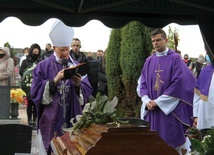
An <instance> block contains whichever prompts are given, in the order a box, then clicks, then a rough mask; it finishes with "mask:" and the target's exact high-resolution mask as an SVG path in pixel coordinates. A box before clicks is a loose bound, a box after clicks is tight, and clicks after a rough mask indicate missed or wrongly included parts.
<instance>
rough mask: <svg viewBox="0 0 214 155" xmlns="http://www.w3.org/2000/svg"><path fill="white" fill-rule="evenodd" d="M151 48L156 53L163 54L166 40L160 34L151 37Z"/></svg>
mask: <svg viewBox="0 0 214 155" xmlns="http://www.w3.org/2000/svg"><path fill="white" fill-rule="evenodd" d="M151 39H152V45H153V48H154V49H155V50H156V51H158V52H163V51H165V50H166V47H167V41H168V40H167V39H163V37H162V36H161V34H157V35H155V36H152V37H151Z"/></svg>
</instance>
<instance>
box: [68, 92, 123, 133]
mask: <svg viewBox="0 0 214 155" xmlns="http://www.w3.org/2000/svg"><path fill="white" fill-rule="evenodd" d="M117 103H118V98H117V97H114V98H113V100H111V101H109V99H108V97H107V96H101V94H100V92H99V93H98V94H97V96H96V99H95V101H93V102H91V103H87V104H86V105H85V107H84V109H83V115H77V117H76V119H77V122H75V123H74V119H72V120H71V123H72V124H73V127H72V128H71V131H77V132H78V131H79V130H80V129H82V128H87V127H89V126H91V124H106V123H113V122H114V123H127V122H125V121H120V120H119V118H120V117H122V116H123V112H122V111H119V110H117V109H116V108H115V107H116V105H117Z"/></svg>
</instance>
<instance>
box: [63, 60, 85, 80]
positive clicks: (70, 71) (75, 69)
mask: <svg viewBox="0 0 214 155" xmlns="http://www.w3.org/2000/svg"><path fill="white" fill-rule="evenodd" d="M77 73H79V74H80V75H81V76H84V75H86V74H87V65H86V64H85V63H79V64H77V65H76V66H72V67H69V68H66V69H65V70H64V78H65V79H70V78H71V77H72V76H73V75H75V74H77Z"/></svg>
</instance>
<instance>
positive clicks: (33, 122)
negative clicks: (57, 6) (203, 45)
mask: <svg viewBox="0 0 214 155" xmlns="http://www.w3.org/2000/svg"><path fill="white" fill-rule="evenodd" d="M49 36H50V39H51V42H52V44H50V43H47V44H46V52H45V53H43V54H42V52H41V47H40V46H39V45H38V44H36V43H35V44H32V45H31V46H30V48H27V47H26V48H24V49H23V55H24V56H23V57H22V58H21V61H20V71H19V73H20V76H21V77H22V82H21V88H22V89H23V90H24V91H25V92H26V97H27V101H28V105H27V118H28V123H29V125H30V126H32V127H33V128H34V129H37V131H38V141H39V152H40V154H43V155H45V154H51V151H52V150H51V147H50V141H51V139H52V138H53V137H54V135H55V134H57V135H58V136H60V135H63V134H64V128H69V127H71V126H72V124H71V122H70V120H71V119H72V118H75V117H76V116H77V115H79V114H82V108H83V107H84V105H85V104H86V103H87V102H88V101H89V97H90V96H91V95H94V96H95V95H96V93H97V92H101V93H102V94H103V95H108V89H107V78H106V73H105V68H106V66H105V52H104V51H103V50H98V51H97V53H96V56H95V53H93V52H88V53H87V55H85V54H84V53H83V52H81V51H80V49H81V41H80V39H78V38H73V36H74V31H73V29H72V28H71V27H68V26H66V25H65V24H64V23H63V22H62V21H60V20H57V21H56V22H55V23H54V24H53V26H52V28H51V30H50V33H49ZM151 41H152V45H153V48H154V49H153V51H152V53H151V56H149V57H148V58H147V59H146V62H145V64H144V66H143V68H142V72H141V75H140V77H139V79H138V85H137V88H136V91H137V94H138V96H139V97H140V98H141V101H142V106H141V119H143V120H147V121H149V122H150V125H151V126H150V128H151V130H155V131H158V134H159V136H160V137H161V138H162V139H163V140H164V141H165V142H166V143H167V144H168V145H169V146H171V147H173V148H175V149H176V151H177V152H178V153H179V154H181V155H183V154H185V153H186V152H187V151H188V149H189V146H190V142H189V139H188V137H187V136H186V132H187V131H188V128H190V127H192V126H194V127H195V128H197V129H199V131H200V134H201V139H203V137H204V136H205V134H206V131H207V130H209V129H210V128H211V126H214V117H213V116H212V115H213V111H212V109H213V108H214V97H213V94H214V89H213V88H214V86H213V84H214V78H213V73H214V67H213V66H212V64H211V63H206V61H207V62H208V61H210V60H209V57H208V56H207V55H206V61H205V57H203V55H200V56H199V58H198V59H197V61H196V62H194V63H193V62H191V60H190V58H189V56H188V55H187V54H185V55H184V57H183V59H181V56H180V55H179V54H178V53H176V52H175V51H174V50H172V49H169V48H168V47H167V43H168V38H167V36H166V33H165V32H164V31H163V30H162V29H156V30H154V31H153V32H152V33H151ZM79 63H84V64H85V65H86V66H87V74H86V75H81V74H79V73H77V74H75V75H73V76H71V77H70V78H69V79H65V78H64V70H65V69H66V68H68V67H71V66H76V65H78V64H79ZM91 64H96V67H97V69H96V74H94V71H93V68H92V65H91ZM13 69H14V62H13V60H12V59H11V58H10V51H9V49H8V48H7V47H3V48H0V85H4V84H6V83H7V82H8V81H7V80H8V77H12V74H13ZM29 77H30V79H29ZM94 79H97V82H96V83H95V84H94V83H93V82H92V81H93V80H94ZM26 81H27V82H26ZM12 82H13V78H11V83H12ZM29 83H30V85H28V84H29Z"/></svg>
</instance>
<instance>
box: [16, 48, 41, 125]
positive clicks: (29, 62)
mask: <svg viewBox="0 0 214 155" xmlns="http://www.w3.org/2000/svg"><path fill="white" fill-rule="evenodd" d="M35 48H37V49H38V50H39V54H34V53H33V50H34V49H35ZM40 55H41V48H40V46H39V45H38V44H32V45H31V47H30V49H29V54H28V55H27V57H26V59H25V60H23V61H22V64H21V67H20V70H19V74H20V76H21V77H22V80H23V75H24V72H25V71H27V70H28V69H29V68H31V67H32V66H33V64H34V63H35V64H37V63H38V62H39V61H40V60H41V57H40ZM21 88H22V89H23V91H25V93H26V94H27V100H28V105H27V117H28V123H29V124H28V125H30V126H32V127H35V123H36V118H37V111H36V107H35V105H34V102H33V101H32V100H31V97H30V90H29V89H30V88H29V87H27V86H26V85H25V84H24V82H23V81H22V84H21ZM32 117H33V122H32Z"/></svg>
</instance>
